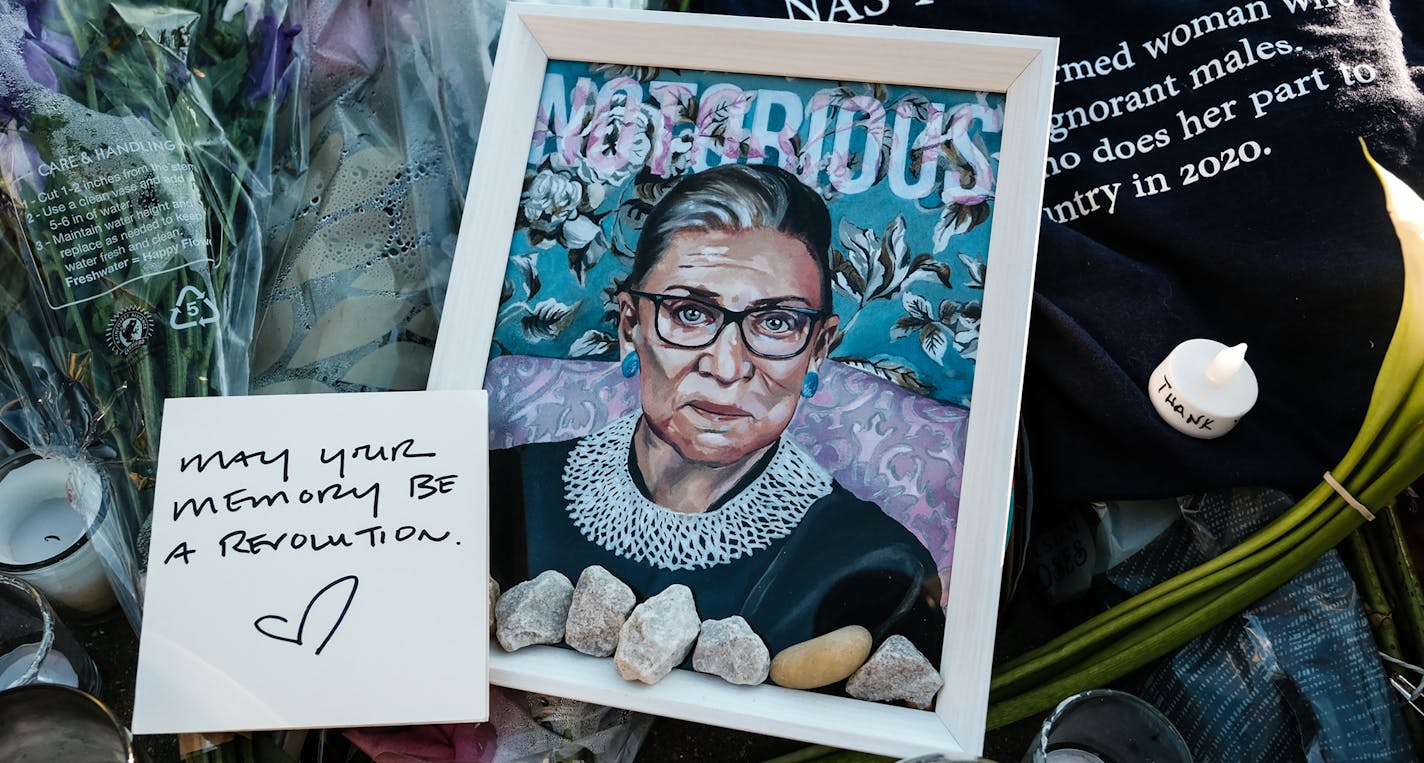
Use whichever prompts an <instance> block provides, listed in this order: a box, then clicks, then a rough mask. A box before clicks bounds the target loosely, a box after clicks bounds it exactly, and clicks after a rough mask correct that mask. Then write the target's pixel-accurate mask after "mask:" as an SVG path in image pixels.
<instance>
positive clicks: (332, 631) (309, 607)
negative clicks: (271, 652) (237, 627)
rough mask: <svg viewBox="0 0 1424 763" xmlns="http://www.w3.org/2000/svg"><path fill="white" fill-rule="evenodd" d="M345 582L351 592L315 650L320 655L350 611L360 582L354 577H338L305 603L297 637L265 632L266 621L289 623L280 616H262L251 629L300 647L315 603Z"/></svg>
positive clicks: (253, 622)
mask: <svg viewBox="0 0 1424 763" xmlns="http://www.w3.org/2000/svg"><path fill="white" fill-rule="evenodd" d="M346 581H350V582H351V590H350V592H348V593H347V594H346V603H345V604H343V605H342V606H341V614H339V615H337V616H336V621H335V622H333V623H332V624H331V628H330V629H329V630H327V632H326V638H324V639H322V640H321V644H320V645H319V646H317V648H316V653H317V654H321V650H323V649H325V648H326V644H327V642H329V641H331V637H332V636H334V635H336V628H337V627H338V626H340V625H341V621H342V620H345V619H346V611H347V610H349V609H351V602H352V600H353V599H355V598H356V587H357V586H359V585H360V582H361V581H360V580H358V579H357V578H356V576H355V575H346V576H345V577H339V578H337V579H335V580H333V581H331V582H330V583H327V584H326V587H324V588H322V589H321V590H320V591H317V592H316V595H315V596H313V597H312V598H311V601H309V602H307V608H306V610H305V611H304V612H302V620H301V622H299V623H297V635H296V636H295V637H292V636H283V635H281V634H280V633H273V632H272V631H270V630H267V628H264V627H263V625H262V624H263V622H265V621H267V620H280V621H282V622H283V623H288V622H289V621H288V620H287V618H285V617H282V616H281V615H263V616H261V617H259V618H257V619H256V620H253V621H252V627H254V628H256V629H257V632H258V633H261V634H262V635H264V636H266V637H267V638H271V639H276V640H278V641H286V642H287V643H290V644H296V645H297V646H302V642H303V639H304V638H305V636H306V630H307V617H308V616H309V615H311V611H312V608H313V607H315V606H316V603H317V601H319V600H320V599H321V597H322V596H324V595H326V592H327V591H330V590H331V589H333V588H335V587H337V586H338V585H340V584H341V583H344V582H346Z"/></svg>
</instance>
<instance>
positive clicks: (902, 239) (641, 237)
mask: <svg viewBox="0 0 1424 763" xmlns="http://www.w3.org/2000/svg"><path fill="white" fill-rule="evenodd" d="M1002 124H1003V99H1002V97H1001V96H998V95H996V94H992V93H979V92H971V91H938V90H926V89H918V88H909V87H901V86H878V85H856V84H838V85H837V84H833V83H826V82H819V81H813V80H804V81H798V80H793V79H789V78H784V77H783V78H777V77H768V76H759V75H738V77H737V78H736V81H735V82H732V81H729V80H728V77H727V75H724V74H718V73H716V72H695V71H678V72H672V71H669V70H661V71H660V70H654V69H630V68H628V67H609V66H602V65H598V64H586V63H579V62H559V61H551V62H550V64H549V69H548V72H547V74H546V76H545V81H544V87H543V90H542V92H541V95H540V101H539V108H538V115H537V117H536V123H535V126H534V130H533V133H532V140H531V142H530V151H529V155H528V157H527V161H526V163H525V167H524V179H523V187H522V191H521V195H520V198H519V206H518V210H517V215H516V220H515V225H514V234H513V238H512V240H511V241H510V245H509V249H508V260H507V261H506V262H505V263H504V265H505V268H504V271H503V282H502V289H501V294H500V304H499V308H498V310H497V313H496V315H495V317H494V327H493V332H492V337H491V342H490V357H489V359H488V367H487V369H486V371H485V374H484V387H485V389H486V390H487V391H488V393H489V400H490V403H489V406H490V407H489V411H490V436H491V440H490V447H491V453H492V456H491V462H490V475H491V483H490V485H491V487H490V516H491V520H490V528H491V538H492V541H491V565H492V570H493V572H494V575H495V577H496V579H497V581H498V582H499V583H500V585H501V586H502V587H503V588H505V589H508V588H509V587H510V586H512V585H515V584H518V583H521V582H523V581H525V580H530V579H533V578H535V577H537V576H538V575H539V574H541V573H543V572H545V571H547V570H556V571H558V572H560V573H562V574H563V575H564V576H566V577H567V578H569V579H570V580H571V581H572V580H577V579H578V578H579V576H580V574H581V573H582V572H583V571H584V570H585V569H587V568H588V567H590V566H593V565H599V566H601V567H603V568H605V569H607V570H608V571H610V572H611V573H613V574H614V575H615V576H616V577H618V578H619V579H620V580H622V581H623V582H625V583H627V584H628V586H630V587H631V588H632V589H633V591H634V593H635V594H636V595H637V597H638V599H639V600H644V599H647V598H649V597H652V596H655V595H657V594H659V593H661V592H662V591H664V590H665V589H667V588H668V587H669V586H671V585H674V584H683V585H686V586H687V587H688V588H689V589H691V591H692V593H693V600H694V603H695V605H696V607H697V612H698V616H699V617H700V618H702V619H703V620H709V619H723V618H727V617H730V616H733V615H740V616H741V617H742V618H744V619H745V620H746V622H747V623H748V624H749V625H750V626H751V628H752V630H753V631H754V632H755V633H756V634H757V635H758V636H760V637H761V638H762V640H763V641H764V642H765V643H766V646H767V647H768V649H769V650H770V652H771V653H772V654H776V653H777V652H778V651H780V650H782V649H785V648H786V647H789V646H793V645H795V644H798V643H801V642H804V641H806V640H809V639H812V638H815V637H818V636H821V635H823V634H826V633H828V632H831V631H834V630H837V629H839V628H842V627H844V626H848V625H858V626H861V627H864V628H865V629H867V630H868V631H869V632H870V633H871V635H872V637H873V640H874V643H875V644H877V645H878V644H880V643H882V642H883V641H884V640H885V639H887V638H888V637H889V636H891V635H902V636H905V637H906V638H908V639H909V640H910V641H911V642H912V643H914V645H915V646H916V647H917V648H918V649H919V650H920V652H921V653H922V654H924V655H925V656H926V657H927V658H928V659H929V660H930V661H931V662H933V663H935V664H938V663H939V661H940V658H941V655H942V652H943V649H944V634H945V630H946V623H945V615H944V612H945V607H946V605H947V602H948V601H949V596H950V595H951V594H950V592H949V590H948V582H949V579H950V573H951V570H952V566H953V558H954V549H955V537H956V523H957V521H958V516H959V509H960V506H959V497H960V489H961V485H962V475H963V464H964V455H965V442H966V436H967V430H968V420H969V409H970V406H971V400H970V398H971V392H972V388H973V382H974V375H975V365H976V362H977V361H976V358H977V353H978V342H979V321H980V315H981V300H982V295H983V290H984V280H983V279H984V273H985V264H986V260H987V253H988V241H989V231H990V228H991V227H992V221H991V217H992V215H991V213H990V205H991V202H992V199H993V197H994V193H995V174H996V167H997V164H996V162H997V159H996V158H995V157H996V152H997V150H998V146H999V135H998V133H999V131H1000V130H1001V129H1002ZM486 272H490V271H486Z"/></svg>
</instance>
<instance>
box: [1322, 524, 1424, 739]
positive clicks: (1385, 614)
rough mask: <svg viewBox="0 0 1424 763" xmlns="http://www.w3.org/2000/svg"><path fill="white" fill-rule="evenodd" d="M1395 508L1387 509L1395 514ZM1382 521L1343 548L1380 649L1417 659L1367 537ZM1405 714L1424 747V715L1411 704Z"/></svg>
mask: <svg viewBox="0 0 1424 763" xmlns="http://www.w3.org/2000/svg"><path fill="white" fill-rule="evenodd" d="M1395 511H1396V510H1394V509H1391V510H1390V511H1388V512H1385V513H1386V514H1388V515H1394V514H1395ZM1378 525H1379V521H1378V520H1376V522H1374V523H1373V525H1366V526H1365V527H1362V528H1360V529H1359V530H1356V531H1355V532H1353V533H1350V537H1348V538H1346V539H1345V542H1344V543H1341V544H1340V551H1341V553H1342V554H1344V556H1345V558H1346V560H1347V561H1348V562H1349V564H1350V568H1351V570H1352V571H1353V573H1354V578H1355V585H1356V587H1357V588H1358V590H1359V592H1360V602H1361V604H1362V605H1363V607H1364V610H1365V615H1366V616H1367V617H1368V618H1369V621H1370V629H1371V631H1373V633H1374V637H1375V644H1376V645H1377V646H1378V647H1379V650H1380V651H1381V652H1383V653H1384V654H1387V655H1389V656H1390V657H1393V658H1394V659H1396V660H1401V661H1404V662H1416V660H1413V659H1410V658H1409V657H1407V656H1406V655H1405V653H1404V649H1403V647H1402V646H1401V644H1400V641H1399V630H1398V628H1397V627H1396V624H1395V620H1394V612H1393V610H1392V608H1391V606H1390V600H1389V598H1388V597H1387V596H1386V595H1385V590H1384V583H1383V581H1382V579H1381V578H1382V576H1381V575H1380V573H1379V569H1378V568H1377V567H1376V566H1375V562H1374V559H1373V558H1372V556H1371V554H1370V548H1369V545H1368V544H1367V542H1366V541H1365V532H1366V530H1371V529H1375V527H1376V526H1378ZM1385 672H1386V673H1389V672H1392V670H1391V668H1390V666H1385ZM1403 716H1404V725H1405V727H1406V728H1407V729H1408V730H1409V738H1410V740H1411V741H1413V742H1414V748H1415V749H1416V750H1424V718H1420V717H1419V714H1418V713H1415V712H1414V711H1413V710H1410V709H1408V708H1405V709H1404V712H1403Z"/></svg>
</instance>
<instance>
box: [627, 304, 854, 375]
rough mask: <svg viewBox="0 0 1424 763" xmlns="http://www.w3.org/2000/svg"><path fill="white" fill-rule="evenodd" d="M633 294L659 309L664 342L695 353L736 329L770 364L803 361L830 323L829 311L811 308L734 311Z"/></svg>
mask: <svg viewBox="0 0 1424 763" xmlns="http://www.w3.org/2000/svg"><path fill="white" fill-rule="evenodd" d="M628 293H629V294H632V295H633V296H635V297H642V298H643V299H646V300H648V301H650V302H652V303H653V307H654V309H655V311H656V313H657V320H656V321H654V324H653V325H654V326H656V327H657V332H658V338H659V339H661V340H663V341H664V342H667V343H668V344H670V345H673V346H674V347H684V348H687V349H690V350H695V349H698V348H701V347H706V346H708V345H710V344H712V343H713V342H715V341H717V337H718V335H720V334H721V333H722V329H724V328H726V327H727V324H729V323H735V324H736V325H737V329H738V330H739V331H740V332H741V335H742V344H744V345H746V348H747V349H748V350H751V352H752V354H753V355H757V356H759V357H763V358H767V359H768V360H785V359H786V358H792V357H795V356H797V355H800V354H801V353H802V352H803V351H805V349H806V346H807V345H808V344H810V343H811V329H812V327H814V326H815V325H816V321H818V320H820V319H822V318H824V317H826V315H827V313H826V312H825V311H823V310H812V309H810V308H805V307H784V306H779V305H777V306H772V307H754V308H752V309H750V310H728V309H727V308H725V307H720V306H718V305H714V304H712V303H711V302H705V301H703V300H700V299H696V298H693V297H683V296H676V295H672V294H649V293H648V292H645V291H633V290H631V289H630V290H629V291H628Z"/></svg>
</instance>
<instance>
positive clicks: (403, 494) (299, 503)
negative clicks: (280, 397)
mask: <svg viewBox="0 0 1424 763" xmlns="http://www.w3.org/2000/svg"><path fill="white" fill-rule="evenodd" d="M437 458H438V454H437V453H435V452H426V451H423V450H421V449H420V448H419V447H418V446H417V444H416V442H415V440H414V438H406V439H403V440H399V441H397V442H394V443H391V444H378V443H362V444H357V445H352V446H340V447H321V448H318V449H315V450H313V451H311V452H302V451H297V452H293V450H292V449H291V448H281V449H274V448H260V449H237V450H231V449H227V450H222V449H217V450H211V451H204V452H200V453H193V454H189V455H185V456H183V457H181V458H180V459H179V461H178V470H179V472H182V473H189V472H191V473H192V474H193V475H194V476H201V477H204V479H206V476H207V475H209V474H211V475H213V476H218V475H226V474H228V473H234V472H241V473H242V474H243V476H244V479H243V483H244V485H243V486H241V487H235V488H233V489H230V490H229V489H222V488H219V489H217V490H214V491H213V492H212V493H209V494H199V495H189V496H184V497H182V498H179V499H177V500H174V501H173V506H172V508H173V521H174V522H175V523H176V524H177V526H179V527H182V526H190V527H192V526H194V525H193V524H192V523H194V522H198V523H202V522H203V520H204V519H205V518H207V517H213V516H229V515H234V514H239V513H241V512H249V513H250V512H254V511H257V512H272V511H283V512H290V514H289V516H290V518H291V521H292V523H293V524H300V525H303V526H302V527H294V528H292V529H291V530H290V531H287V530H283V531H277V532H274V531H271V529H270V523H269V522H263V523H261V524H263V526H264V531H262V532H255V531H253V530H251V529H247V528H234V529H231V530H230V531H228V532H226V533H224V534H222V535H221V536H219V537H217V539H216V540H215V541H214V542H213V545H215V548H214V549H213V550H214V551H216V554H217V556H219V557H223V558H226V557H230V556H243V555H257V554H261V553H266V552H277V551H323V550H326V549H359V548H376V547H379V546H383V545H385V544H388V543H407V542H417V543H444V542H447V541H449V542H453V543H455V544H456V545H459V543H460V541H459V540H456V539H454V538H452V537H451V533H450V532H449V531H448V530H446V529H443V528H429V527H423V526H420V525H419V524H415V523H414V522H415V521H418V520H412V519H405V518H403V519H402V521H403V522H406V523H404V524H395V523H382V524H370V523H369V521H368V520H367V517H368V516H369V518H370V519H382V516H381V510H382V496H383V495H384V496H386V498H387V503H388V504H389V503H392V502H393V503H395V504H396V508H397V509H398V510H408V509H411V508H414V507H417V506H418V505H419V504H420V503H421V502H423V501H427V500H429V499H433V498H436V497H439V496H448V495H451V494H452V493H454V492H455V489H456V486H457V484H458V482H459V479H460V476H459V475H458V474H432V473H428V472H425V471H419V470H418V469H419V464H420V462H421V460H425V459H437ZM407 461H409V462H411V463H410V466H411V468H410V470H409V471H407V472H399V473H400V474H401V476H400V477H399V478H397V479H392V478H391V477H390V475H391V474H392V472H391V470H390V469H389V468H386V469H382V470H370V469H362V466H363V465H375V464H376V463H380V464H383V465H388V466H389V465H395V464H402V463H404V462H407ZM371 471H379V473H380V474H382V475H384V476H383V477H382V478H381V479H375V480H369V479H365V478H364V477H363V473H367V474H366V476H369V472H371ZM213 484H214V485H221V486H223V487H232V484H233V483H232V481H231V480H215V481H214V482H213ZM253 484H256V485H258V486H259V487H256V488H254V487H252V485H253ZM273 486H278V487H273ZM354 512H359V514H360V517H361V520H360V523H359V524H358V523H356V522H355V521H353V520H352V519H351V517H350V516H349V515H351V514H352V513H354ZM334 522H339V523H340V524H339V525H338V529H334V530H333V529H331V525H332V524H333V523H334ZM387 522H389V520H387ZM318 525H319V526H320V527H319V528H318V527H316V526H318ZM204 555H205V554H204V553H203V549H202V548H201V547H197V548H195V547H194V543H190V541H189V540H186V539H185V540H183V541H181V542H180V543H178V544H177V545H176V546H175V547H174V548H173V550H172V551H170V552H169V553H168V555H167V556H166V557H165V559H164V561H163V563H164V564H165V565H166V564H170V563H173V562H178V561H181V562H182V563H183V564H189V563H191V559H192V557H194V556H204Z"/></svg>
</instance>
